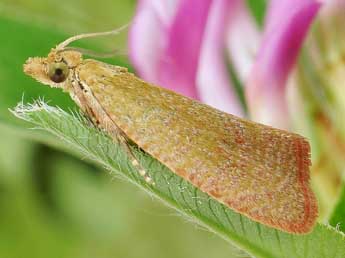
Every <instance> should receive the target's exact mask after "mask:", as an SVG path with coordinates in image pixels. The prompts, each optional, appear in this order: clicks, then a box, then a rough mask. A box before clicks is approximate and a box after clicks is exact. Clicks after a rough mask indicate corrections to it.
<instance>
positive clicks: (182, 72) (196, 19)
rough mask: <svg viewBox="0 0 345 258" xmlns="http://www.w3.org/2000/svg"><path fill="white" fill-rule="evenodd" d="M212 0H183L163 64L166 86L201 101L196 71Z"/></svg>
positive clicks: (160, 67) (162, 76)
mask: <svg viewBox="0 0 345 258" xmlns="http://www.w3.org/2000/svg"><path fill="white" fill-rule="evenodd" d="M211 2H212V1H211V0H203V1H200V0H188V1H182V2H181V3H180V5H179V7H178V11H177V13H176V16H175V18H174V22H173V23H172V25H171V27H170V29H169V32H168V34H167V42H166V43H167V44H166V46H165V50H164V53H162V55H161V58H160V63H159V72H158V73H159V82H160V84H161V85H162V86H164V87H166V88H169V89H172V90H174V91H177V92H179V93H181V94H183V95H185V96H189V97H192V98H198V93H197V90H196V87H195V79H196V72H197V66H198V59H199V54H200V46H201V42H202V39H203V34H204V30H205V25H206V21H207V18H208V12H209V8H210V4H211Z"/></svg>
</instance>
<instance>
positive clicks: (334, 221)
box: [329, 183, 345, 232]
mask: <svg viewBox="0 0 345 258" xmlns="http://www.w3.org/2000/svg"><path fill="white" fill-rule="evenodd" d="M329 223H330V224H331V225H332V226H334V227H338V228H339V229H340V230H341V231H343V232H344V231H345V184H344V183H343V187H342V191H341V194H340V198H339V201H338V203H337V206H336V207H335V209H334V211H333V214H332V216H331V219H330V221H329Z"/></svg>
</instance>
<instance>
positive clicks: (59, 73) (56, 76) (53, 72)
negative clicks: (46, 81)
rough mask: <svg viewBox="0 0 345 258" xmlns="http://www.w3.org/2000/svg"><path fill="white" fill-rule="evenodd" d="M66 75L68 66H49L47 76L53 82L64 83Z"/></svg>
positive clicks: (54, 64) (62, 63) (55, 64)
mask: <svg viewBox="0 0 345 258" xmlns="http://www.w3.org/2000/svg"><path fill="white" fill-rule="evenodd" d="M68 73H69V70H68V66H67V64H65V63H64V62H60V63H52V64H49V67H48V76H49V78H50V79H51V80H52V81H53V82H56V83H60V82H64V81H65V80H66V79H67V77H68Z"/></svg>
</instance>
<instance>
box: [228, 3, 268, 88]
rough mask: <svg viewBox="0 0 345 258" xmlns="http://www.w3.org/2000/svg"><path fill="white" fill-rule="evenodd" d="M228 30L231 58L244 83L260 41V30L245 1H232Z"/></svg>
mask: <svg viewBox="0 0 345 258" xmlns="http://www.w3.org/2000/svg"><path fill="white" fill-rule="evenodd" d="M232 3H233V8H232V11H231V13H230V14H229V20H228V24H227V27H228V29H227V31H226V44H227V48H228V50H229V55H230V59H231V61H232V63H233V65H234V68H235V71H236V72H237V75H238V77H239V79H240V80H241V81H242V83H243V84H244V83H245V82H246V80H247V78H248V75H249V72H250V69H251V67H252V65H253V63H254V59H255V57H256V53H257V49H258V47H259V43H260V37H261V35H260V32H259V30H258V28H257V25H256V23H255V21H254V18H253V17H252V16H251V14H250V13H249V11H248V8H247V6H246V5H245V2H244V1H232Z"/></svg>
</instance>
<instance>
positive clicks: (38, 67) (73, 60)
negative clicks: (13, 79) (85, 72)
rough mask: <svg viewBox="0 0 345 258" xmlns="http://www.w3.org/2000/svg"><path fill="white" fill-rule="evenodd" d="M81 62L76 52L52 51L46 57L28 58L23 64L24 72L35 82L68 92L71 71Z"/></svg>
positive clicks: (80, 56)
mask: <svg viewBox="0 0 345 258" xmlns="http://www.w3.org/2000/svg"><path fill="white" fill-rule="evenodd" d="M81 61H82V55H81V53H79V52H78V51H72V50H68V51H58V50H56V49H52V50H51V52H50V53H49V54H48V56H47V57H30V58H29V59H28V60H26V62H25V64H24V72H25V73H26V74H27V75H30V76H31V77H33V78H34V79H36V80H37V81H39V82H41V83H43V84H46V85H49V86H51V87H54V88H62V89H63V90H65V91H68V90H69V88H70V79H71V77H72V76H73V72H72V70H73V69H74V68H75V67H77V66H78V65H79V64H80V62H81Z"/></svg>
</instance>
